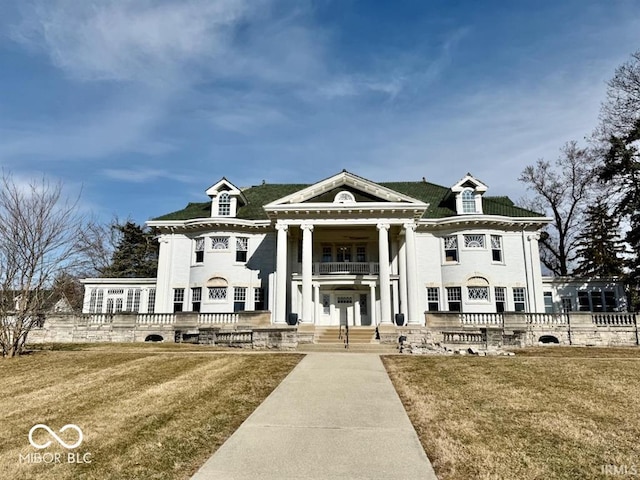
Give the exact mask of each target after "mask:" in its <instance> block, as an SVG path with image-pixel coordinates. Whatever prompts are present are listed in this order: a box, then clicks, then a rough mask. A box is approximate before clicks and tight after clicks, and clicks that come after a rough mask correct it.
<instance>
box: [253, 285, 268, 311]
mask: <svg viewBox="0 0 640 480" xmlns="http://www.w3.org/2000/svg"><path fill="white" fill-rule="evenodd" d="M264 307H265V304H264V288H262V287H255V288H254V289H253V309H254V310H265V308H264Z"/></svg>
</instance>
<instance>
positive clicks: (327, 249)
mask: <svg viewBox="0 0 640 480" xmlns="http://www.w3.org/2000/svg"><path fill="white" fill-rule="evenodd" d="M322 262H323V263H331V262H333V253H332V251H331V245H323V246H322Z"/></svg>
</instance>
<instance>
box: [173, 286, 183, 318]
mask: <svg viewBox="0 0 640 480" xmlns="http://www.w3.org/2000/svg"><path fill="white" fill-rule="evenodd" d="M183 307H184V288H174V289H173V311H174V312H182V311H183Z"/></svg>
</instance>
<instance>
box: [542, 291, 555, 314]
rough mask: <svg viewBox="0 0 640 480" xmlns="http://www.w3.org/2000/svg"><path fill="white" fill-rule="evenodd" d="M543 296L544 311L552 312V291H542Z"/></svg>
mask: <svg viewBox="0 0 640 480" xmlns="http://www.w3.org/2000/svg"><path fill="white" fill-rule="evenodd" d="M542 296H543V297H544V313H553V293H552V292H543V293H542Z"/></svg>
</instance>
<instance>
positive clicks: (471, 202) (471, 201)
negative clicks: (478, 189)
mask: <svg viewBox="0 0 640 480" xmlns="http://www.w3.org/2000/svg"><path fill="white" fill-rule="evenodd" d="M462 212H463V213H476V196H475V194H474V192H473V190H470V189H468V190H463V191H462Z"/></svg>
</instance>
